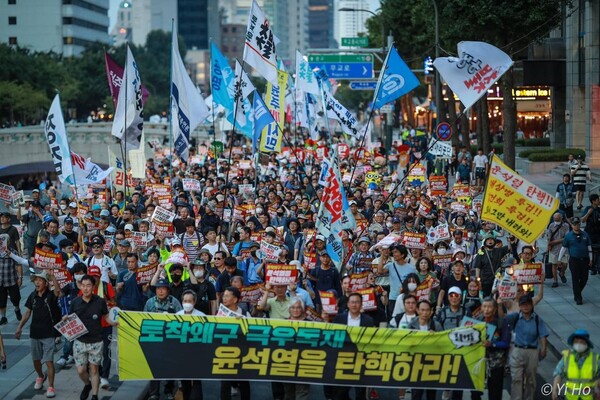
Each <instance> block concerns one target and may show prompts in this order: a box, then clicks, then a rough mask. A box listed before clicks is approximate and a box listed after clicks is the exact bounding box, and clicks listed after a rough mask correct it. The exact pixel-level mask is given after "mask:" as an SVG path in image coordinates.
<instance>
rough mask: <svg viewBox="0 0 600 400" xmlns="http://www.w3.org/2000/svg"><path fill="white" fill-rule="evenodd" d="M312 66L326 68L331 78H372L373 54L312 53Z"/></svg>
mask: <svg viewBox="0 0 600 400" xmlns="http://www.w3.org/2000/svg"><path fill="white" fill-rule="evenodd" d="M308 63H309V65H310V67H311V68H324V69H325V72H326V73H327V75H328V76H329V77H330V78H336V79H372V78H373V76H374V71H373V55H372V54H311V55H309V56H308Z"/></svg>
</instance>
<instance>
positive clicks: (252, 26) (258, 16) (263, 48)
mask: <svg viewBox="0 0 600 400" xmlns="http://www.w3.org/2000/svg"><path fill="white" fill-rule="evenodd" d="M244 61H245V62H247V63H248V64H250V65H251V66H252V67H254V69H256V71H257V72H258V73H260V74H261V75H262V76H264V77H265V79H266V80H268V81H269V82H271V83H272V84H274V85H277V56H276V55H275V40H274V37H273V31H272V30H271V23H270V22H269V20H268V19H267V17H266V15H265V13H264V12H263V10H261V9H260V7H259V6H258V4H257V3H256V0H253V1H252V8H251V9H250V15H249V16H248V28H247V29H246V43H245V45H244Z"/></svg>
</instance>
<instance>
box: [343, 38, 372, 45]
mask: <svg viewBox="0 0 600 400" xmlns="http://www.w3.org/2000/svg"><path fill="white" fill-rule="evenodd" d="M342 46H353V47H369V38H368V37H343V38H342Z"/></svg>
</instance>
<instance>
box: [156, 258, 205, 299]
mask: <svg viewBox="0 0 600 400" xmlns="http://www.w3.org/2000/svg"><path fill="white" fill-rule="evenodd" d="M184 272H186V273H185V275H186V276H187V278H184ZM169 273H170V275H171V284H170V285H169V293H170V294H171V295H172V296H173V297H175V298H176V299H177V300H179V302H181V296H182V295H183V292H185V291H186V290H188V289H193V287H192V285H196V284H197V283H198V281H197V280H196V277H195V276H194V275H193V274H192V273H191V271H190V267H189V265H188V264H185V265H183V264H180V263H173V264H171V267H170V268H169ZM163 274H164V265H162V264H159V266H158V268H157V270H156V273H155V274H154V276H153V277H152V281H150V285H151V286H154V285H155V284H156V282H158V280H159V279H161V276H162V275H163Z"/></svg>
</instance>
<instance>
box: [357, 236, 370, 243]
mask: <svg viewBox="0 0 600 400" xmlns="http://www.w3.org/2000/svg"><path fill="white" fill-rule="evenodd" d="M363 242H364V243H369V244H370V243H371V240H370V239H369V238H368V237H366V236H363V237H361V238H360V239H358V243H363Z"/></svg>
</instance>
